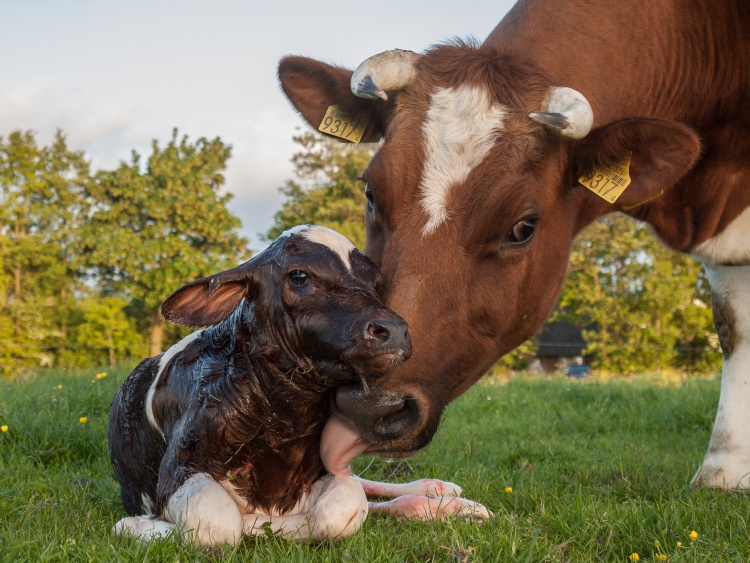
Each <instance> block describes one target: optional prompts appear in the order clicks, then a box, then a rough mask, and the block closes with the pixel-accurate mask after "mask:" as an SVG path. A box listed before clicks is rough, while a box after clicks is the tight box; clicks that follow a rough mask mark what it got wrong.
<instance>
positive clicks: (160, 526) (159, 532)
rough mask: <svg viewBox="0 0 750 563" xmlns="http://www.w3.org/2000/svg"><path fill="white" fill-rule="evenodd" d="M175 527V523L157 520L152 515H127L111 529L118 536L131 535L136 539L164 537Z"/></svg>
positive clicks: (148, 540) (148, 539)
mask: <svg viewBox="0 0 750 563" xmlns="http://www.w3.org/2000/svg"><path fill="white" fill-rule="evenodd" d="M174 529H175V525H174V524H172V523H171V522H165V521H164V520H157V519H156V518H154V517H153V516H149V515H144V516H128V517H127V518H123V519H122V520H120V521H119V522H118V523H117V524H115V527H114V528H113V529H112V532H113V533H115V534H117V535H118V536H131V537H133V538H135V539H137V540H138V541H142V542H150V541H151V540H156V539H164V538H166V537H168V536H169V535H170V534H171V533H172V531H173V530H174Z"/></svg>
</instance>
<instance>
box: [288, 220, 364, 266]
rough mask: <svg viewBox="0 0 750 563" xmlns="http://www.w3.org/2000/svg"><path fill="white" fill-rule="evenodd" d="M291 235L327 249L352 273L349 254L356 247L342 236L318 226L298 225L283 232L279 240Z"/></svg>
mask: <svg viewBox="0 0 750 563" xmlns="http://www.w3.org/2000/svg"><path fill="white" fill-rule="evenodd" d="M292 235H298V236H300V237H302V238H304V239H305V240H309V241H310V242H314V243H317V244H322V245H323V246H326V247H328V248H329V249H330V250H332V251H333V252H334V254H336V255H337V256H338V257H339V259H340V260H341V262H343V264H344V266H346V269H347V270H349V271H350V272H351V271H352V263H351V253H352V251H354V250H356V247H355V246H354V244H352V242H351V241H350V240H349V239H348V238H346V237H345V236H344V235H342V234H340V233H337V232H336V231H334V230H332V229H329V228H327V227H321V226H319V225H298V226H296V227H293V228H291V229H288V230H286V231H284V232H283V233H282V234H281V236H280V237H279V238H283V237H289V236H292Z"/></svg>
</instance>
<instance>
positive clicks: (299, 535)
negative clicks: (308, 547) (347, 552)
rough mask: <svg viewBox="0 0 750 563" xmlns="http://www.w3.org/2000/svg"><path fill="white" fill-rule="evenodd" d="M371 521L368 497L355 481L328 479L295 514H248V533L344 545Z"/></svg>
mask: <svg viewBox="0 0 750 563" xmlns="http://www.w3.org/2000/svg"><path fill="white" fill-rule="evenodd" d="M366 518H367V497H366V496H365V493H364V490H363V489H362V486H361V485H360V484H359V481H357V480H356V479H355V478H354V477H350V476H346V475H328V476H326V477H323V478H322V479H320V480H318V481H316V482H315V484H314V485H313V488H312V490H311V491H310V494H309V495H308V496H307V498H305V499H303V501H302V503H300V505H299V506H298V507H297V508H295V509H294V510H293V511H292V513H287V514H282V515H278V516H274V515H268V514H256V513H253V514H244V515H243V519H244V532H245V533H246V534H250V535H263V534H264V533H265V529H266V528H270V530H271V531H272V532H273V533H275V534H278V535H280V536H282V537H283V538H285V539H288V540H294V541H296V542H297V543H307V542H320V541H333V542H336V541H340V540H342V539H344V538H347V537H349V536H351V535H353V534H354V533H356V532H357V530H359V529H360V528H361V527H362V523H363V522H364V521H365V519H366Z"/></svg>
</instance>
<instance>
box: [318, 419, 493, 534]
mask: <svg viewBox="0 0 750 563" xmlns="http://www.w3.org/2000/svg"><path fill="white" fill-rule="evenodd" d="M367 447H368V444H367V443H366V442H364V440H362V438H361V437H360V436H359V435H358V434H357V433H356V432H354V431H353V430H352V429H351V428H349V427H348V426H347V425H346V424H344V423H343V422H341V421H340V420H339V419H338V418H337V417H335V416H333V417H331V418H330V419H329V420H328V422H327V423H326V426H325V428H324V429H323V434H322V437H321V441H320V456H321V459H322V460H323V464H324V465H325V466H326V469H328V471H329V472H331V473H333V474H334V475H342V476H343V475H352V470H351V466H350V465H351V463H352V462H353V461H354V459H355V458H356V457H357V456H358V455H360V454H362V453H364V452H365V451H366V450H367ZM354 478H355V479H356V480H357V481H358V482H359V484H360V485H361V487H362V489H363V490H364V492H365V493H366V495H367V496H370V497H389V498H393V497H396V498H393V500H391V501H387V502H371V503H369V509H370V511H371V512H373V513H388V514H393V515H395V516H396V517H398V518H400V519H402V520H433V519H440V520H442V519H444V518H445V517H446V516H459V517H465V518H470V519H475V520H488V519H489V517H490V516H491V513H490V511H489V510H487V508H485V507H484V506H482V505H481V504H479V503H478V502H474V501H471V500H468V499H465V498H461V494H462V492H463V491H462V490H461V487H459V486H458V485H456V484H455V483H449V482H447V481H440V480H439V479H419V480H417V481H412V482H411V483H401V484H391V483H379V482H377V481H370V480H368V479H361V478H359V477H354Z"/></svg>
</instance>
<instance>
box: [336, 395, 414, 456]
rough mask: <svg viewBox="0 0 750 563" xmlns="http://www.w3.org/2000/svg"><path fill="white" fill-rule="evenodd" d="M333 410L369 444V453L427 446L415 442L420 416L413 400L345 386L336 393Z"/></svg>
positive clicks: (406, 450) (407, 396) (405, 451)
mask: <svg viewBox="0 0 750 563" xmlns="http://www.w3.org/2000/svg"><path fill="white" fill-rule="evenodd" d="M335 408H336V411H337V412H338V413H339V415H340V416H342V417H343V419H344V420H345V421H346V422H348V423H349V424H350V425H351V426H352V427H353V428H354V429H355V430H356V431H357V432H358V433H359V434H360V435H361V436H362V438H363V439H364V440H366V441H367V442H369V443H370V444H371V448H370V450H369V453H399V452H401V453H407V452H410V451H414V450H417V449H419V448H421V447H423V446H424V445H426V443H422V440H420V439H418V438H416V436H417V435H418V434H419V430H420V427H421V420H422V413H421V412H420V407H419V403H418V401H417V400H416V399H415V398H414V397H413V396H410V395H408V394H402V393H391V392H389V391H386V390H384V389H382V388H380V387H373V388H372V389H369V390H366V389H363V388H362V387H361V386H354V385H348V386H344V387H339V388H338V389H337V390H336V399H335ZM427 442H429V438H428V439H427Z"/></svg>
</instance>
